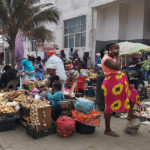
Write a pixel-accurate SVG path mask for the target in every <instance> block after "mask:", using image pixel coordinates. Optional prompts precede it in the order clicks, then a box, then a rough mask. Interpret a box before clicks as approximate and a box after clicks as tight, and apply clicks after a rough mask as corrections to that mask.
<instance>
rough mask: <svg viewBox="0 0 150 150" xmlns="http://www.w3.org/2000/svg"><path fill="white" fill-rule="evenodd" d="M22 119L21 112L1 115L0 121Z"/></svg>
mask: <svg viewBox="0 0 150 150" xmlns="http://www.w3.org/2000/svg"><path fill="white" fill-rule="evenodd" d="M19 118H20V112H16V113H7V114H4V113H0V121H3V120H12V119H19Z"/></svg>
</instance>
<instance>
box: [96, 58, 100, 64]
mask: <svg viewBox="0 0 150 150" xmlns="http://www.w3.org/2000/svg"><path fill="white" fill-rule="evenodd" d="M97 64H101V58H100V57H98V58H96V65H97Z"/></svg>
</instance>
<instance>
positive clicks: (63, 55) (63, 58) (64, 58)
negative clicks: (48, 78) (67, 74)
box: [60, 50, 66, 63]
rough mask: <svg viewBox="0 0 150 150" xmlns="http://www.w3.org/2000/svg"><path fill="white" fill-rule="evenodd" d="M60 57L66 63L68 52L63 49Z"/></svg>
mask: <svg viewBox="0 0 150 150" xmlns="http://www.w3.org/2000/svg"><path fill="white" fill-rule="evenodd" d="M60 58H61V60H62V61H63V63H66V54H65V52H64V50H61V52H60Z"/></svg>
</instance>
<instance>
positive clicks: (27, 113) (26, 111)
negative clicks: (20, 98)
mask: <svg viewBox="0 0 150 150" xmlns="http://www.w3.org/2000/svg"><path fill="white" fill-rule="evenodd" d="M20 111H21V116H26V117H28V116H30V109H27V108H25V107H22V106H21V110H20Z"/></svg>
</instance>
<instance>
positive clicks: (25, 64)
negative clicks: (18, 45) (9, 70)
mask: <svg viewBox="0 0 150 150" xmlns="http://www.w3.org/2000/svg"><path fill="white" fill-rule="evenodd" d="M22 65H23V67H24V70H26V71H29V72H32V71H34V67H33V64H32V61H30V60H28V59H24V60H22ZM29 76H30V77H33V76H34V74H29Z"/></svg>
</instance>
